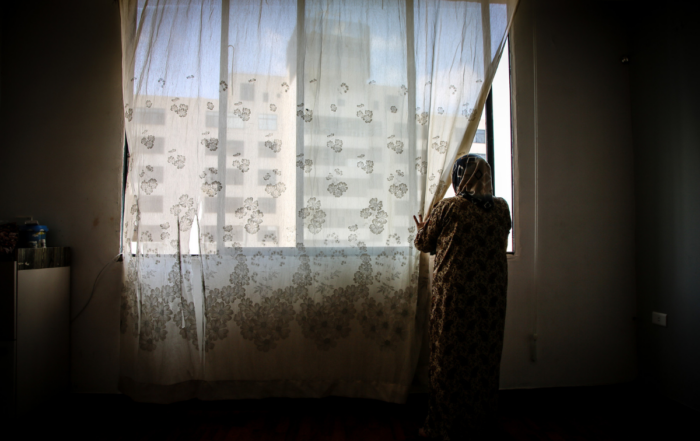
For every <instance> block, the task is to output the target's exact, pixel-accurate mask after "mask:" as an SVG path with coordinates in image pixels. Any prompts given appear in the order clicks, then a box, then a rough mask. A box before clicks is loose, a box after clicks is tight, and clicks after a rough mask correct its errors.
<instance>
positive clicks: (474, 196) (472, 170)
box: [452, 153, 493, 211]
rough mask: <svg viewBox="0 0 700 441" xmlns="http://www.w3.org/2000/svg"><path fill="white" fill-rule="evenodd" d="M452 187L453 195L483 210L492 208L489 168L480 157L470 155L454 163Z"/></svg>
mask: <svg viewBox="0 0 700 441" xmlns="http://www.w3.org/2000/svg"><path fill="white" fill-rule="evenodd" d="M452 187H453V188H454V189H455V195H457V196H460V197H463V198H466V199H468V200H470V201H471V202H472V203H474V204H475V205H477V206H479V207H481V208H483V209H484V210H487V211H488V210H490V209H491V208H493V185H492V183H491V166H490V165H489V163H488V162H486V161H485V160H484V159H483V158H482V157H481V156H479V155H475V154H473V153H470V154H468V155H464V156H462V157H461V158H459V159H457V160H456V161H455V164H454V166H453V167H452Z"/></svg>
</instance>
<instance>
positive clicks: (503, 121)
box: [445, 41, 515, 252]
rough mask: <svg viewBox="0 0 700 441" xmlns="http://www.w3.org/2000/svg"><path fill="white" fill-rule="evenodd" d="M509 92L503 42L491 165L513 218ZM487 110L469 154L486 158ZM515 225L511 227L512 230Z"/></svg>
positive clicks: (449, 192) (496, 85) (494, 96)
mask: <svg viewBox="0 0 700 441" xmlns="http://www.w3.org/2000/svg"><path fill="white" fill-rule="evenodd" d="M510 93H511V90H510V51H509V46H508V42H507V41H506V45H505V48H504V49H503V56H502V57H501V63H500V64H499V69H498V70H497V71H496V75H495V77H494V79H493V84H492V85H491V98H492V100H493V131H494V133H493V134H492V136H493V142H494V146H493V154H494V158H493V161H492V163H493V166H494V168H495V170H494V171H493V172H494V183H493V185H494V194H495V196H498V197H501V198H503V199H505V201H506V202H507V203H508V207H509V208H510V214H511V218H512V217H513V155H512V151H513V149H512V137H511V94H510ZM487 135H488V134H487V133H486V110H484V112H483V113H482V117H481V121H479V126H478V129H477V131H476V135H475V136H474V141H473V142H472V147H471V151H470V153H474V154H477V155H480V156H482V157H483V158H484V159H487V157H486V153H487V150H486V137H487ZM454 195H455V192H454V189H453V188H452V186H450V188H449V189H448V190H447V192H446V193H445V197H446V198H450V197H453V196H454ZM514 229H515V226H513V230H514ZM513 230H511V234H510V236H509V237H508V248H507V251H508V252H513Z"/></svg>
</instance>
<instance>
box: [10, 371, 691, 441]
mask: <svg viewBox="0 0 700 441" xmlns="http://www.w3.org/2000/svg"><path fill="white" fill-rule="evenodd" d="M642 389H643V388H640V387H638V386H635V385H632V384H625V385H615V386H597V387H586V388H556V389H533V390H508V391H501V392H500V397H499V399H500V415H499V422H500V423H499V427H497V428H495V429H494V430H493V432H492V433H489V434H488V436H487V438H488V439H493V440H552V441H559V440H629V439H642V440H645V439H657V440H666V439H669V440H670V439H696V438H697V434H694V433H693V431H694V430H695V427H696V424H695V423H696V421H698V420H700V413H698V412H696V411H693V410H691V409H688V408H685V407H683V406H681V405H680V404H677V403H675V402H672V401H670V400H667V399H665V398H663V397H660V396H658V395H656V394H654V393H652V392H651V391H644V390H642ZM426 398H427V397H426V396H425V395H411V397H410V399H409V402H408V403H407V404H403V405H398V404H388V403H383V402H378V401H373V400H362V399H349V398H335V397H331V398H323V399H285V398H271V399H264V400H239V401H210V402H206V401H198V400H191V401H187V402H182V403H176V404H170V405H156V404H143V403H134V402H132V401H131V400H130V399H128V398H127V397H124V396H119V395H73V396H70V397H68V398H66V399H64V400H62V401H59V402H58V403H54V404H52V405H51V406H47V407H45V408H42V409H40V410H37V411H36V412H34V413H32V414H30V415H27V416H24V417H23V418H21V419H19V420H14V421H10V422H8V423H6V424H4V429H3V433H5V434H9V435H10V436H9V437H8V438H5V437H4V436H3V439H8V440H9V439H12V440H14V439H17V440H34V439H55V440H59V439H66V440H75V439H86V440H222V441H223V440H228V441H234V440H235V441H248V440H264V441H267V440H270V441H272V440H279V441H283V440H284V441H292V440H295V441H296V440H303V441H306V440H333V441H336V440H337V441H351V440H362V441H365V440H367V441H373V440H416V439H422V438H418V437H417V430H418V428H419V427H420V426H421V425H422V423H423V419H424V418H425V412H426ZM470 438H472V437H470V436H469V434H465V438H464V439H465V440H466V439H470Z"/></svg>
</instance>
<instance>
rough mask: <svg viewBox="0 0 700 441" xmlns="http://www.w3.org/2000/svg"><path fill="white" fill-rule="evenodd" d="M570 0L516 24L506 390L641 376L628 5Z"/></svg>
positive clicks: (547, 5)
mask: <svg viewBox="0 0 700 441" xmlns="http://www.w3.org/2000/svg"><path fill="white" fill-rule="evenodd" d="M568 3H570V2H555V1H535V0H521V3H520V8H519V10H518V13H517V15H516V20H515V23H514V29H513V31H512V32H511V36H512V44H513V46H512V52H513V54H514V57H515V58H514V61H513V66H512V70H513V75H514V83H515V91H514V92H515V117H516V122H515V127H516V162H517V170H516V190H515V194H516V198H517V200H518V202H517V205H516V207H515V210H514V211H515V213H516V217H515V222H516V224H515V228H516V252H517V254H516V256H515V257H514V258H512V259H511V260H510V261H509V263H510V267H509V270H510V274H509V276H510V279H509V294H508V295H509V297H508V312H507V319H506V340H505V348H504V353H503V362H502V365H501V366H502V375H501V387H503V388H521V387H525V388H526V387H549V386H578V385H593V384H606V383H615V382H621V381H627V380H632V379H633V378H634V377H635V374H636V371H635V353H634V341H635V340H634V339H635V336H634V321H633V317H634V315H635V301H634V289H635V286H634V275H635V270H634V252H635V243H634V188H633V179H634V175H633V173H634V170H633V161H632V139H631V126H630V109H629V90H628V88H629V86H628V83H629V81H628V73H627V69H628V66H627V65H625V64H622V63H621V62H620V58H621V55H623V54H625V53H626V50H627V43H626V40H627V39H626V33H625V30H624V29H623V28H622V27H621V25H620V23H621V22H620V20H618V16H617V12H618V11H619V9H620V7H621V6H620V5H619V4H612V3H611V2H602V1H601V2H588V3H587V4H581V3H576V5H573V4H568ZM622 7H624V5H622ZM535 330H536V332H537V335H538V340H537V347H536V350H537V361H536V362H532V361H531V360H530V341H531V335H532V334H533V332H534V331H535Z"/></svg>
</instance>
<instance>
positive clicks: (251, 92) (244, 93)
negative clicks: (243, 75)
mask: <svg viewBox="0 0 700 441" xmlns="http://www.w3.org/2000/svg"><path fill="white" fill-rule="evenodd" d="M240 98H241V100H244V101H254V100H255V86H254V85H252V84H248V83H243V84H241V97H240Z"/></svg>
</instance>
